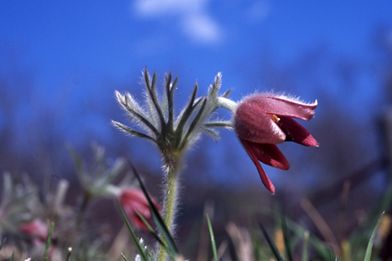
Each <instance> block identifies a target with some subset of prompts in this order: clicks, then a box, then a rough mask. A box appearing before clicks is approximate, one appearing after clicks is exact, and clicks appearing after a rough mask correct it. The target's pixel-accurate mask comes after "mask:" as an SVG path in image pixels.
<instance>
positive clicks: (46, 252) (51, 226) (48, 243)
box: [44, 221, 54, 261]
mask: <svg viewBox="0 0 392 261" xmlns="http://www.w3.org/2000/svg"><path fill="white" fill-rule="evenodd" d="M53 230H54V222H52V221H50V222H49V231H48V238H47V239H46V243H45V249H44V260H45V261H48V260H49V249H50V247H51V246H52V234H53Z"/></svg>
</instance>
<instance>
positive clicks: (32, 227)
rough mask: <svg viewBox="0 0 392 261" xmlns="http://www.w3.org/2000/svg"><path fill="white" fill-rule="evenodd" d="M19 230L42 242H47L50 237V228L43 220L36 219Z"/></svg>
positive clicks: (21, 226)
mask: <svg viewBox="0 0 392 261" xmlns="http://www.w3.org/2000/svg"><path fill="white" fill-rule="evenodd" d="M19 230H20V231H21V232H22V233H23V234H26V235H28V236H30V237H32V238H34V239H38V240H40V241H42V242H45V241H46V238H47V236H48V226H47V224H46V223H44V222H43V221H42V220H41V219H38V218H36V219H34V220H31V221H29V222H26V223H22V224H21V225H20V226H19Z"/></svg>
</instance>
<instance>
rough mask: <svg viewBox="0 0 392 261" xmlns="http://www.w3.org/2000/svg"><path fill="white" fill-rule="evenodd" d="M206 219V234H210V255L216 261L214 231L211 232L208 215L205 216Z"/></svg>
mask: <svg viewBox="0 0 392 261" xmlns="http://www.w3.org/2000/svg"><path fill="white" fill-rule="evenodd" d="M206 219H207V225H208V233H209V234H210V240H211V248H212V255H213V257H214V261H218V251H217V250H216V243H215V236H214V231H213V230H212V225H211V220H210V217H209V216H208V214H207V215H206Z"/></svg>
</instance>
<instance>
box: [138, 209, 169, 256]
mask: <svg viewBox="0 0 392 261" xmlns="http://www.w3.org/2000/svg"><path fill="white" fill-rule="evenodd" d="M136 215H137V216H138V217H139V218H140V220H141V221H142V222H143V224H144V225H145V226H146V228H147V230H148V232H150V234H151V235H152V236H153V237H154V238H155V240H156V241H158V243H159V244H160V245H162V246H163V247H164V248H165V249H166V248H167V247H166V245H165V243H164V242H163V241H162V239H161V238H160V237H159V235H158V234H157V233H156V232H155V230H154V228H153V227H152V226H151V224H150V223H149V222H148V221H147V220H146V218H145V217H144V216H143V215H142V214H140V213H139V212H138V211H136Z"/></svg>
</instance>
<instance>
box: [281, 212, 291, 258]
mask: <svg viewBox="0 0 392 261" xmlns="http://www.w3.org/2000/svg"><path fill="white" fill-rule="evenodd" d="M280 220H281V223H282V224H281V226H282V232H283V240H284V249H285V251H286V257H287V259H288V260H289V261H293V255H292V253H291V242H290V239H289V235H288V234H289V231H288V229H287V222H286V218H285V216H284V215H281V217H280Z"/></svg>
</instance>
